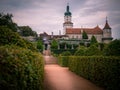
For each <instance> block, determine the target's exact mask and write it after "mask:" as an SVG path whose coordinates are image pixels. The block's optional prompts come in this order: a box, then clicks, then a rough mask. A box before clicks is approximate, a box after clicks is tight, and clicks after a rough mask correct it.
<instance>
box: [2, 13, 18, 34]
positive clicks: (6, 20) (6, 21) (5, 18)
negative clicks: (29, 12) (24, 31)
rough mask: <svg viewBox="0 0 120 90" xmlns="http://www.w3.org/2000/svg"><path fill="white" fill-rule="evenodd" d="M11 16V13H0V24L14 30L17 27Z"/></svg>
mask: <svg viewBox="0 0 120 90" xmlns="http://www.w3.org/2000/svg"><path fill="white" fill-rule="evenodd" d="M12 17H13V15H12V14H8V13H7V14H4V13H0V26H6V27H7V28H9V29H11V30H12V31H14V32H16V31H17V29H18V26H17V24H16V23H14V22H13V20H12Z"/></svg>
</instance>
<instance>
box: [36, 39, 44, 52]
mask: <svg viewBox="0 0 120 90" xmlns="http://www.w3.org/2000/svg"><path fill="white" fill-rule="evenodd" d="M37 49H38V50H39V51H40V52H42V51H43V42H42V40H38V41H37Z"/></svg>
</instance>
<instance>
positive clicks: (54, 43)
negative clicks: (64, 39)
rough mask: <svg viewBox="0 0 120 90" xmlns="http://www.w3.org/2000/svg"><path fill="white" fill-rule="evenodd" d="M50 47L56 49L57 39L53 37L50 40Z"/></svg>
mask: <svg viewBox="0 0 120 90" xmlns="http://www.w3.org/2000/svg"><path fill="white" fill-rule="evenodd" d="M51 49H58V42H57V40H55V39H53V40H52V42H51Z"/></svg>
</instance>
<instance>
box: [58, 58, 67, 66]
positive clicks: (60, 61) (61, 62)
mask: <svg viewBox="0 0 120 90" xmlns="http://www.w3.org/2000/svg"><path fill="white" fill-rule="evenodd" d="M68 60H69V56H59V57H58V64H59V65H61V66H63V67H68Z"/></svg>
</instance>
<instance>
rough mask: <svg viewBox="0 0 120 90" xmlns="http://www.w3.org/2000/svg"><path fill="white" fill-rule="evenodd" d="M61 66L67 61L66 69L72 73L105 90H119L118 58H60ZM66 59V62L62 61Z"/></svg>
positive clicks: (119, 60) (119, 59) (119, 66)
mask: <svg viewBox="0 0 120 90" xmlns="http://www.w3.org/2000/svg"><path fill="white" fill-rule="evenodd" d="M60 58H61V59H59V60H60V61H62V64H63V65H64V63H65V62H66V60H67V59H69V60H68V65H67V64H65V65H67V66H68V67H69V69H70V70H71V71H72V72H75V73H76V74H78V75H80V76H82V77H84V78H86V79H88V80H90V81H92V82H93V83H95V84H96V85H98V86H101V87H104V88H105V90H119V88H120V74H119V73H120V57H103V56H81V57H76V56H70V57H69V58H68V57H62V56H61V57H60ZM65 58H67V59H66V60H64V59H65Z"/></svg>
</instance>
